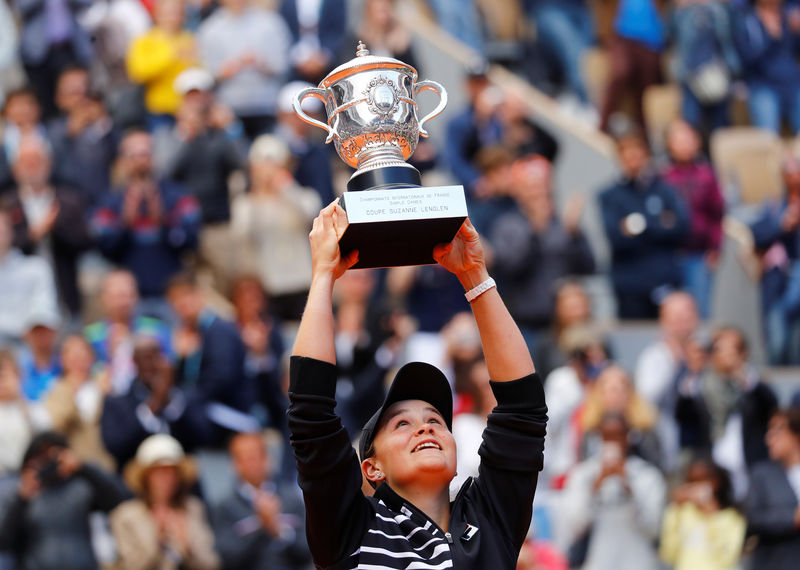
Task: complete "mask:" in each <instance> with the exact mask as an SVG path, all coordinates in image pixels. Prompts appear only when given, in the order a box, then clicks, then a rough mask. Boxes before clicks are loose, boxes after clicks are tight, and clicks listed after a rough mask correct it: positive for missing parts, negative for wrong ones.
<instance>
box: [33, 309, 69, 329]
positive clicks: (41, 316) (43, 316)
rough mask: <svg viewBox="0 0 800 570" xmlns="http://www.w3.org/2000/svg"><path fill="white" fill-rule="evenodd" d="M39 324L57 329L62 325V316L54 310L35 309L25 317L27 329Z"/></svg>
mask: <svg viewBox="0 0 800 570" xmlns="http://www.w3.org/2000/svg"><path fill="white" fill-rule="evenodd" d="M38 326H42V327H47V328H48V329H51V330H54V331H57V330H58V328H59V327H60V326H61V316H60V315H59V314H58V313H57V312H56V311H53V310H37V309H33V310H31V311H30V312H29V313H28V316H27V318H26V319H25V330H26V331H29V330H31V329H33V328H34V327H38Z"/></svg>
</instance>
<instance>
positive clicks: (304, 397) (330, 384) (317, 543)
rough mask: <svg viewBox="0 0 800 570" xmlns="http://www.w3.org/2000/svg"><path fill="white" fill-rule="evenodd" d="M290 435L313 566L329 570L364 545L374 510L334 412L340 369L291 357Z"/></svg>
mask: <svg viewBox="0 0 800 570" xmlns="http://www.w3.org/2000/svg"><path fill="white" fill-rule="evenodd" d="M289 371H290V378H291V379H290V385H289V432H290V441H291V444H292V447H293V448H294V455H295V458H296V459H297V473H298V483H299V485H300V488H301V489H302V490H303V498H304V500H305V509H306V535H307V537H308V545H309V548H310V550H311V554H312V556H313V558H314V563H315V564H317V565H318V566H321V567H328V566H331V565H333V564H335V563H336V562H338V561H340V560H342V559H343V558H345V557H346V556H349V555H350V554H351V553H352V552H353V551H354V550H355V549H356V548H358V546H359V545H360V544H361V539H362V536H363V535H364V533H365V532H366V529H367V527H368V525H369V520H370V517H371V516H372V514H373V513H372V507H371V505H370V503H369V501H368V500H367V499H366V498H365V497H364V495H363V493H362V492H361V482H362V477H361V468H360V464H359V461H358V457H357V455H356V452H355V450H354V449H353V447H352V445H351V444H350V438H349V437H348V435H347V432H346V431H345V429H344V427H343V426H342V422H341V420H340V419H339V417H338V416H337V415H336V414H335V413H334V407H335V406H336V400H335V399H334V393H335V391H336V367H335V366H334V365H333V364H330V363H327V362H322V361H319V360H315V359H313V358H305V357H298V356H293V357H292V359H291V363H290V366H289Z"/></svg>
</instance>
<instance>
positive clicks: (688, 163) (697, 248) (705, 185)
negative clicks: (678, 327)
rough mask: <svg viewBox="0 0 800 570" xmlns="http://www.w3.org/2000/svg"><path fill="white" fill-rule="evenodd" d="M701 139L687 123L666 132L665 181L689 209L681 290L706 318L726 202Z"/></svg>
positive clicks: (680, 122)
mask: <svg viewBox="0 0 800 570" xmlns="http://www.w3.org/2000/svg"><path fill="white" fill-rule="evenodd" d="M700 148H701V140H700V136H699V135H698V133H697V131H695V130H694V128H692V126H691V125H689V123H687V122H686V121H683V120H682V119H678V120H676V121H674V122H672V124H670V127H669V130H668V131H667V151H668V152H669V157H670V164H669V166H668V167H667V168H666V170H665V171H664V180H666V182H667V183H668V184H669V185H670V186H672V187H673V188H674V189H675V190H676V191H677V192H678V195H679V197H681V198H683V200H684V201H685V202H686V207H687V209H688V210H689V221H690V226H689V227H690V229H689V235H688V236H687V237H686V240H685V242H684V252H683V255H682V256H681V259H680V264H681V271H682V273H683V288H684V289H685V290H686V291H688V292H689V293H691V294H692V296H693V297H694V299H695V301H696V302H697V308H698V310H699V311H700V315H701V316H702V317H703V318H704V319H705V318H708V316H709V313H710V311H711V290H712V289H713V283H714V281H713V277H714V271H715V270H716V269H717V265H718V264H719V254H720V248H721V246H722V217H723V215H724V214H725V201H724V200H723V198H722V193H721V192H720V189H719V184H718V183H717V178H716V176H715V175H714V169H713V168H712V167H711V164H709V162H708V161H707V160H706V159H705V158H703V157H702V156H701V153H700Z"/></svg>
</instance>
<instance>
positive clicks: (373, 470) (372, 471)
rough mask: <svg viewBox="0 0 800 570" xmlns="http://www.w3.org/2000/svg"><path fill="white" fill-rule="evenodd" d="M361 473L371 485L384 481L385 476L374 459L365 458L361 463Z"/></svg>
mask: <svg viewBox="0 0 800 570" xmlns="http://www.w3.org/2000/svg"><path fill="white" fill-rule="evenodd" d="M361 472H362V473H363V474H364V477H366V479H367V480H368V481H372V482H373V483H376V484H377V483H382V482H383V480H384V479H386V475H385V474H384V473H383V470H382V469H381V466H380V463H379V462H378V461H376V460H375V458H374V457H367V458H366V459H365V460H364V461H362V462H361Z"/></svg>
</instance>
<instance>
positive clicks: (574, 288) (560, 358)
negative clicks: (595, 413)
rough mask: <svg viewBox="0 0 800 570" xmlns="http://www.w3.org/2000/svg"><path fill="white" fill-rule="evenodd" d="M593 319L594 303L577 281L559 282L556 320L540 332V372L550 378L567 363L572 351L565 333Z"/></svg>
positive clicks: (537, 346)
mask: <svg viewBox="0 0 800 570" xmlns="http://www.w3.org/2000/svg"><path fill="white" fill-rule="evenodd" d="M591 320H592V302H591V300H590V299H589V295H587V294H586V291H585V290H584V288H583V287H582V286H581V284H580V283H578V282H577V281H573V280H570V279H565V280H564V281H562V282H561V283H559V284H558V287H557V289H556V292H555V301H554V302H553V322H552V324H551V326H550V328H549V330H547V331H545V332H543V333H542V334H541V335H539V340H538V341H537V343H536V348H535V349H534V351H533V353H534V354H535V355H536V371H537V372H538V373H539V374H540V375H541V376H542V378H545V379H546V378H547V377H548V376H550V373H551V372H552V371H553V370H555V369H556V368H558V367H560V366H564V365H565V364H566V363H567V360H568V359H569V351H566V350H565V348H564V344H563V341H564V334H565V333H566V332H567V331H568V330H569V329H570V328H572V327H574V326H581V325H586V324H589V323H590V322H591Z"/></svg>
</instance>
